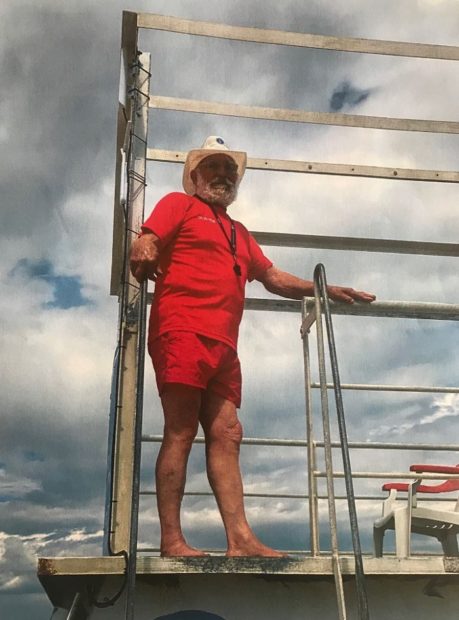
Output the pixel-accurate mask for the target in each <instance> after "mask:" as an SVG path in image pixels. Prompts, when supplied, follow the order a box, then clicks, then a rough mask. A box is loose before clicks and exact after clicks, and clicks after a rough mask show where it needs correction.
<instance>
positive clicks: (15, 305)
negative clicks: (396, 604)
mask: <svg viewBox="0 0 459 620" xmlns="http://www.w3.org/2000/svg"><path fill="white" fill-rule="evenodd" d="M123 9H129V10H133V11H136V10H137V11H145V12H153V13H163V14H166V15H175V16H179V17H185V18H192V19H202V20H213V21H219V22H224V23H228V24H233V25H241V26H254V27H263V28H279V29H284V30H292V31H298V32H306V33H314V34H324V35H335V36H349V37H364V38H374V39H386V40H397V41H411V42H422V43H433V44H445V45H459V40H458V32H459V11H458V4H457V0H451V1H448V0H444V1H442V0H437V1H433V0H417V1H415V0H404V2H402V3H401V2H399V1H398V0H397V1H395V0H386V1H385V2H380V1H378V0H346V2H336V1H332V0H320V1H319V0H311V1H309V2H307V3H306V2H304V1H301V0H284V1H283V2H274V0H244V1H242V0H232V1H231V2H230V1H229V0H214V2H208V1H207V0H206V1H204V0H194V1H193V2H186V1H185V0H167V1H166V0H164V1H160V0H149V1H139V2H138V3H136V4H124V3H122V2H120V1H119V0H105V1H104V2H99V3H92V2H91V3H90V2H89V1H88V0H82V1H80V2H74V1H72V0H70V1H68V2H65V3H62V2H57V1H56V0H39V1H38V2H32V1H29V2H26V1H24V0H4V1H3V2H2V3H1V7H0V17H1V20H0V31H1V36H0V50H1V56H2V63H1V70H2V78H3V79H2V82H3V89H2V97H1V100H0V109H1V116H0V141H1V143H2V144H3V153H4V155H3V165H2V166H1V168H0V175H1V186H2V201H1V212H0V217H1V227H0V234H1V236H2V254H1V259H0V260H1V271H0V287H1V294H0V304H1V310H2V329H1V332H0V340H1V344H2V373H1V374H2V384H3V390H2V394H3V399H2V429H1V433H0V445H1V452H0V599H1V600H0V618H2V620H3V618H4V619H5V620H6V619H8V620H26V619H29V618H32V617H33V618H34V619H36V620H45V619H47V618H49V616H50V612H51V608H50V605H49V602H48V600H47V598H46V596H45V594H44V593H43V592H42V590H41V587H40V585H39V584H38V582H37V580H36V578H35V561H36V560H35V558H36V556H37V555H41V556H52V555H98V554H99V553H100V551H101V528H102V523H103V509H104V493H105V470H106V443H107V440H106V437H107V421H108V406H109V392H110V375H111V366H112V361H113V353H114V349H115V339H116V326H117V301H116V299H115V298H113V297H110V296H109V280H110V263H111V240H112V212H113V187H114V174H113V173H114V154H115V136H116V113H117V101H118V78H119V46H120V25H121V12H122V10H123ZM141 49H142V50H144V51H148V52H150V53H151V58H152V91H153V92H154V93H155V94H158V95H165V96H177V97H194V98H197V99H209V100H214V101H223V102H234V103H241V104H247V105H258V106H269V107H286V108H293V109H303V110H313V111H323V112H332V111H333V112H343V113H351V114H366V115H374V116H394V117H401V118H407V117H409V118H419V119H435V120H452V121H457V120H459V119H458V118H457V101H458V99H459V92H458V88H459V86H458V85H459V79H458V73H457V71H458V67H457V63H454V62H451V61H433V60H432V61H430V60H417V59H407V58H394V57H390V56H388V57H383V56H366V55H360V54H345V53H337V52H327V51H314V50H306V49H293V48H280V47H274V46H264V45H259V46H256V45H252V44H249V43H246V44H242V43H236V42H228V41H219V40H206V39H196V38H188V37H186V36H183V35H175V34H167V33H161V32H153V31H150V32H146V33H144V34H142V37H141ZM209 134H222V135H223V136H224V137H225V138H226V139H227V140H228V142H229V143H230V144H231V146H233V147H234V148H236V149H240V150H247V151H248V154H249V156H252V157H270V158H279V159H298V160H303V161H318V162H334V163H354V164H372V165H386V166H400V167H407V168H416V167H418V168H433V169H439V170H458V169H459V148H458V138H457V136H454V135H446V134H444V135H437V136H434V135H430V134H424V133H414V132H412V133H407V132H395V131H378V130H363V129H352V128H338V127H330V126H328V127H327V126H319V125H316V126H313V125H310V126H308V125H299V124H296V123H278V124H275V123H272V122H269V121H252V120H247V119H246V120H238V119H230V118H223V117H215V116H204V115H186V114H181V113H173V112H165V111H164V112H159V111H157V112H154V113H151V115H150V142H151V146H155V147H158V148H170V149H177V150H187V149H188V148H192V147H196V146H199V145H200V144H201V143H202V142H203V140H204V138H205V137H206V136H207V135H209ZM180 176H181V168H180V166H173V165H170V164H151V165H149V168H148V183H149V187H148V193H147V199H148V202H147V207H146V208H147V210H148V211H149V210H150V209H151V207H152V206H153V205H154V203H155V202H156V200H158V199H159V197H160V196H161V195H163V194H164V193H166V192H168V191H172V190H174V189H177V188H179V187H180ZM457 202H458V201H457V187H456V186H455V185H453V184H441V183H417V184H416V183H413V182H401V181H397V182H392V181H387V180H371V179H357V178H338V177H327V176H318V175H295V174H287V173H266V172H256V171H249V172H248V173H247V175H246V178H245V180H244V184H243V186H242V187H241V191H240V197H239V199H238V202H237V204H236V205H234V206H233V207H232V215H233V216H234V217H235V218H236V219H241V220H242V221H243V222H244V223H245V224H246V225H247V226H248V227H249V228H251V229H252V230H268V231H280V232H300V233H305V234H322V235H345V236H356V237H361V236H368V237H380V238H386V239H390V238H392V239H408V240H416V239H417V240H423V241H444V242H456V241H457V222H458V218H457ZM266 253H267V254H268V255H269V256H270V257H271V258H272V259H273V260H274V261H275V263H276V264H277V265H278V266H279V267H281V268H283V269H287V270H291V271H293V272H294V273H296V274H298V275H301V276H303V277H308V278H310V277H311V275H312V271H313V268H314V265H315V264H316V263H317V262H319V261H322V262H324V263H325V265H326V267H327V273H328V279H329V281H330V282H335V283H341V284H350V285H352V286H355V287H359V288H363V289H365V290H369V291H372V292H374V293H376V294H377V296H378V298H379V299H380V300H396V299H399V300H404V301H431V302H442V303H459V297H458V290H459V276H458V271H457V265H456V261H457V259H452V258H434V257H419V258H416V257H409V256H406V257H400V256H398V255H380V254H368V253H359V254H358V253H350V254H346V255H345V254H344V253H342V252H332V251H319V250H300V249H294V250H282V249H274V248H266ZM249 294H250V295H253V296H258V295H261V294H262V291H261V290H260V289H259V288H257V286H251V289H250V290H249ZM298 331H299V317H297V316H295V315H288V316H287V315H279V314H276V315H268V314H266V313H258V314H255V313H247V314H246V316H245V318H244V321H243V325H242V329H241V345H240V355H241V360H242V363H243V367H244V369H245V372H244V380H245V383H244V403H243V407H242V409H241V418H242V421H243V424H244V427H245V434H246V436H250V437H254V436H258V437H282V438H297V437H303V436H304V432H305V431H304V406H303V401H302V395H303V383H302V381H303V379H302V353H301V341H300V339H299V335H298ZM336 331H337V334H336V338H337V344H338V354H339V359H340V363H341V376H342V380H343V381H345V382H357V383H360V382H364V381H367V382H374V383H380V382H381V383H397V384H402V385H403V384H412V383H417V384H419V385H447V386H454V385H458V378H457V368H458V362H459V360H458V350H459V347H458V346H457V344H458V334H457V326H456V324H454V323H451V322H442V323H440V322H435V321H424V322H421V321H401V320H393V321H389V320H387V319H374V320H370V319H364V318H352V319H351V318H342V317H341V318H339V319H336ZM145 406H146V412H145V431H146V432H152V433H158V432H160V430H161V415H160V412H159V410H158V402H157V398H156V396H155V394H154V389H153V384H152V380H151V373H150V372H149V371H148V376H147V382H146V397H145ZM345 406H346V414H347V420H348V427H349V436H350V438H351V439H354V440H372V441H376V440H383V439H384V440H388V441H407V440H409V441H438V442H450V441H452V440H454V438H455V437H457V435H458V424H457V413H458V400H457V397H456V396H454V395H451V394H449V395H441V394H434V395H422V396H412V395H406V394H405V395H400V394H386V395H380V394H374V393H370V394H366V395H365V394H362V393H354V392H348V393H346V396H345ZM296 450H297V449H296ZM155 451H156V448H155V447H154V446H147V447H146V449H145V453H144V459H143V463H144V479H145V481H146V488H150V489H151V477H152V472H153V463H154V453H155ZM384 458H386V459H387V461H386V463H384ZM242 459H243V462H242V465H243V470H244V475H245V481H246V488H247V490H249V491H257V492H258V491H262V490H267V491H278V492H279V491H285V492H289V491H290V492H297V493H298V492H302V491H304V489H305V482H306V476H305V473H304V472H305V466H304V463H305V455H304V453H303V452H302V451H298V450H297V451H295V450H290V451H289V450H284V449H279V451H278V452H277V451H276V452H274V451H273V450H272V449H265V448H259V449H256V450H253V449H252V450H249V449H248V448H244V449H243V454H242ZM381 460H383V462H382V466H381ZM422 460H430V462H435V461H440V462H447V463H455V462H457V461H458V458H457V454H443V455H442V454H424V453H415V454H414V455H405V454H404V455H402V454H399V453H395V454H394V453H391V454H390V455H389V458H388V457H383V456H381V454H380V453H377V454H371V457H370V458H369V455H368V453H364V454H362V453H361V454H360V455H359V454H356V455H353V464H354V468H355V469H357V470H358V469H360V470H361V469H363V468H365V467H368V463H371V462H372V461H373V462H374V463H375V464H374V469H375V470H378V469H385V470H387V469H389V470H394V469H397V468H398V469H400V470H401V471H404V470H405V469H406V468H407V467H408V465H409V463H410V462H413V461H422ZM206 484H207V483H206V481H205V474H204V469H203V455H202V450H201V449H199V448H198V449H196V450H194V452H193V455H192V458H191V462H190V476H189V488H190V490H206V489H207V486H206ZM379 485H380V482H379V481H377V480H373V481H370V482H366V483H365V484H360V485H359V487H358V488H359V490H360V491H362V492H367V493H375V492H376V491H377V490H378V489H379ZM184 507H185V519H184V522H185V525H186V530H187V534H188V536H189V539H190V541H191V542H192V543H194V544H197V545H202V546H206V547H218V546H220V547H221V546H223V544H224V540H223V534H222V529H221V526H220V523H219V519H218V515H217V512H216V507H215V504H214V503H213V501H210V500H207V499H201V500H199V501H197V500H195V499H194V500H193V499H191V498H187V499H186V500H185V503H184ZM343 510H344V507H343ZM248 512H249V517H250V520H251V522H252V523H253V525H254V527H255V529H256V531H257V532H258V533H259V535H260V536H261V537H263V539H264V540H265V541H266V542H268V543H269V544H272V545H274V546H276V547H278V548H284V549H301V548H303V549H304V548H307V546H308V538H307V534H306V529H307V528H306V525H307V510H306V505H305V504H303V503H302V502H299V501H293V500H292V501H270V502H264V503H262V504H260V503H259V502H258V503H256V502H255V501H254V500H248ZM378 513H379V504H378V502H374V503H362V504H359V514H360V516H361V520H362V523H363V524H366V525H368V524H370V523H371V522H372V520H373V519H374V518H375V517H376V516H377V515H378ZM324 523H325V522H324ZM343 523H345V517H344V516H343ZM286 524H288V526H289V527H288V528H287V527H286ZM343 527H344V526H343ZM365 532H366V533H365ZM365 532H364V534H363V540H364V546H365V548H366V549H367V550H370V539H369V536H368V530H365ZM140 542H141V544H142V545H149V546H151V545H153V546H156V545H157V544H158V523H157V516H156V510H155V508H154V506H153V503H152V501H151V498H149V499H148V500H143V501H142V515H141V529H140ZM325 542H326V537H325V529H324V543H325ZM32 610H33V611H32Z"/></svg>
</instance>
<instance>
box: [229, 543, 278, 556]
mask: <svg viewBox="0 0 459 620" xmlns="http://www.w3.org/2000/svg"><path fill="white" fill-rule="evenodd" d="M226 555H227V556H228V557H232V558H237V557H257V558H286V557H288V555H287V553H282V552H281V551H276V550H275V549H271V547H267V546H266V545H264V544H263V543H261V542H260V541H259V540H257V539H255V540H253V541H247V542H244V543H242V544H240V545H238V546H233V547H230V548H228V551H227V552H226Z"/></svg>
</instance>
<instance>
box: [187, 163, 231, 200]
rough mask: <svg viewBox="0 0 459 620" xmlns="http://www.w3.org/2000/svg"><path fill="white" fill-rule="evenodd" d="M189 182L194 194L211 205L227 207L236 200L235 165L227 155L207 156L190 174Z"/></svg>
mask: <svg viewBox="0 0 459 620" xmlns="http://www.w3.org/2000/svg"><path fill="white" fill-rule="evenodd" d="M191 180H192V181H193V183H194V184H195V186H196V194H197V195H198V196H199V197H200V198H203V199H204V200H206V201H207V202H209V203H210V204H212V205H219V206H221V207H227V206H228V205H230V204H231V203H232V202H234V200H235V199H236V196H237V188H238V174H237V165H236V163H235V161H234V160H233V159H232V158H231V157H229V155H225V154H223V153H216V154H215V155H209V157H206V158H205V159H203V160H202V161H201V162H200V164H199V165H198V167H197V168H195V170H193V171H192V172H191Z"/></svg>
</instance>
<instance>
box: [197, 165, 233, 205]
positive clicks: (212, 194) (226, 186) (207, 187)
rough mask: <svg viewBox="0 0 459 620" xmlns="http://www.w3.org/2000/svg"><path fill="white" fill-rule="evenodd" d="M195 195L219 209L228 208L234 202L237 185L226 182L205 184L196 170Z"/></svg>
mask: <svg viewBox="0 0 459 620" xmlns="http://www.w3.org/2000/svg"><path fill="white" fill-rule="evenodd" d="M196 173H197V174H196V194H197V195H198V196H199V197H200V198H202V199H203V200H205V201H206V202H208V203H210V204H211V205H218V206H220V207H225V208H226V207H228V206H229V205H230V204H231V203H232V202H234V201H235V200H236V196H237V189H238V188H237V184H236V183H231V181H228V180H226V181H225V182H219V181H218V180H217V181H212V182H211V183H207V182H206V181H204V179H203V178H202V176H201V174H200V172H199V170H196Z"/></svg>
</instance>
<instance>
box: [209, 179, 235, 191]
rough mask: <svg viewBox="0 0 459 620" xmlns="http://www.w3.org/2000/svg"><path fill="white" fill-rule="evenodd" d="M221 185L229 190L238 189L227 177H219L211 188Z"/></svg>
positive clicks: (211, 183) (211, 184)
mask: <svg viewBox="0 0 459 620" xmlns="http://www.w3.org/2000/svg"><path fill="white" fill-rule="evenodd" d="M220 185H224V186H225V187H226V188H228V189H233V188H234V187H236V184H235V183H233V181H231V180H230V179H227V178H226V177H218V178H216V179H213V181H211V182H210V183H209V187H218V186H220Z"/></svg>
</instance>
